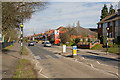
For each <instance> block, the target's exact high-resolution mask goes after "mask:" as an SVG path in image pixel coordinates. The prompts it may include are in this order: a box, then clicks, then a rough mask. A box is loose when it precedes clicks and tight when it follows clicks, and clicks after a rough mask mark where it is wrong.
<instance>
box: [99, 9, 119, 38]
mask: <svg viewBox="0 0 120 80" xmlns="http://www.w3.org/2000/svg"><path fill="white" fill-rule="evenodd" d="M97 24H98V38H99V39H100V37H101V36H107V30H106V28H107V27H109V31H108V38H117V36H119V35H120V9H118V11H117V10H115V13H114V14H112V15H109V16H107V17H105V18H104V19H102V20H101V21H100V22H98V23H97Z"/></svg>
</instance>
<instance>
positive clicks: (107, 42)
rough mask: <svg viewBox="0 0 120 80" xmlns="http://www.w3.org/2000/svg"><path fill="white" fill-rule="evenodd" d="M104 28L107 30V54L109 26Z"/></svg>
mask: <svg viewBox="0 0 120 80" xmlns="http://www.w3.org/2000/svg"><path fill="white" fill-rule="evenodd" d="M106 30H107V51H106V54H108V31H109V30H110V28H109V27H107V28H106Z"/></svg>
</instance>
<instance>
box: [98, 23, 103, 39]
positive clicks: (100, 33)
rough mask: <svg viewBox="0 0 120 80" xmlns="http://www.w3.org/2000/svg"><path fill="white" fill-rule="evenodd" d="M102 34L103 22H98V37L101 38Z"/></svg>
mask: <svg viewBox="0 0 120 80" xmlns="http://www.w3.org/2000/svg"><path fill="white" fill-rule="evenodd" d="M100 25H101V26H100ZM102 35H103V24H98V39H100V36H102Z"/></svg>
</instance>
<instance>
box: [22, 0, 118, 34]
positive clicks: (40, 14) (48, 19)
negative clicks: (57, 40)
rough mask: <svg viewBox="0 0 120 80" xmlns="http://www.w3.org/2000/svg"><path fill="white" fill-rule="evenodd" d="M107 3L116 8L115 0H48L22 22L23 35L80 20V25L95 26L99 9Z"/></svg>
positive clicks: (98, 16) (99, 13) (98, 18)
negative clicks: (113, 0) (98, 0)
mask: <svg viewBox="0 0 120 80" xmlns="http://www.w3.org/2000/svg"><path fill="white" fill-rule="evenodd" d="M104 4H107V6H108V7H110V4H113V6H114V8H117V6H116V5H118V3H117V2H49V4H48V5H47V6H46V8H45V9H44V10H40V11H37V12H35V13H34V14H33V15H32V18H31V19H30V20H29V21H26V22H25V23H24V35H25V36H28V35H32V34H33V33H41V32H45V31H47V30H49V29H57V28H58V27H60V26H65V27H66V26H68V25H71V26H72V25H73V23H74V24H76V23H77V21H79V22H80V25H81V27H84V28H97V22H99V20H100V15H101V12H100V10H101V9H102V7H103V6H104Z"/></svg>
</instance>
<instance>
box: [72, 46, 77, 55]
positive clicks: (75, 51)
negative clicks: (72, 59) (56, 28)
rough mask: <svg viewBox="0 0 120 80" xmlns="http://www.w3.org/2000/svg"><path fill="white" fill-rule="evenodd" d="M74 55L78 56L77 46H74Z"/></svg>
mask: <svg viewBox="0 0 120 80" xmlns="http://www.w3.org/2000/svg"><path fill="white" fill-rule="evenodd" d="M72 56H77V46H73V54H72Z"/></svg>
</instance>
